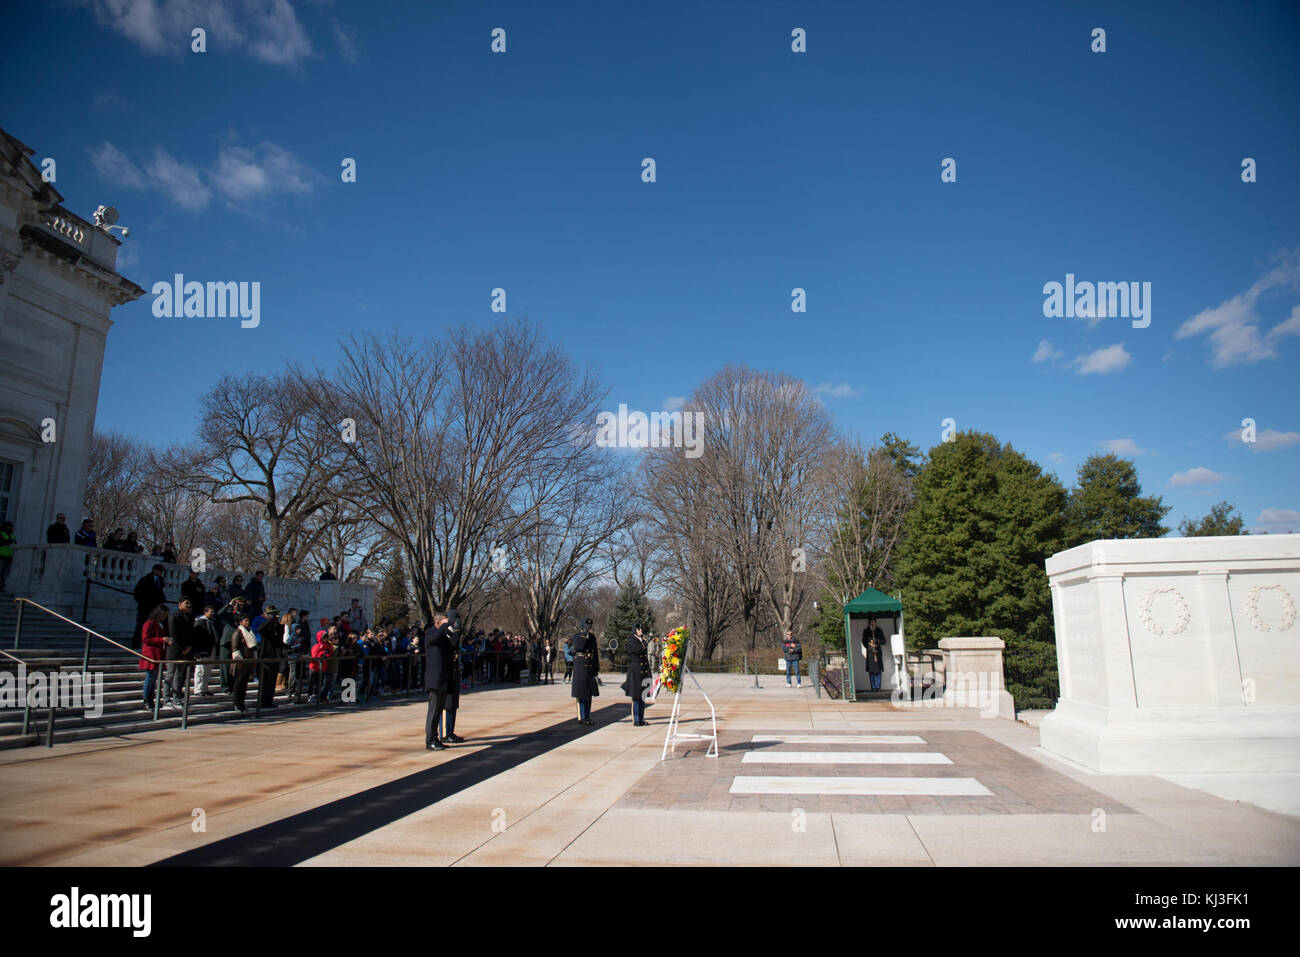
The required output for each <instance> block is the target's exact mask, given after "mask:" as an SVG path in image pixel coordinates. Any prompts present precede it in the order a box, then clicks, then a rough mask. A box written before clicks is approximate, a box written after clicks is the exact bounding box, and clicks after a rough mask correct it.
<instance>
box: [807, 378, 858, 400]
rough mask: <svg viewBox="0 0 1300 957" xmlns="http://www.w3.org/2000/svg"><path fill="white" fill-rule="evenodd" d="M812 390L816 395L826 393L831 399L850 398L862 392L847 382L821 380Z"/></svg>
mask: <svg viewBox="0 0 1300 957" xmlns="http://www.w3.org/2000/svg"><path fill="white" fill-rule="evenodd" d="M813 391H814V392H816V393H817V394H818V395H828V396H830V397H831V398H832V399H851V398H853V397H854V396H856V395H861V394H862V393H861V392H860V391H859V390H858V389H855V388H853V386H851V385H849V383H847V382H838V383H834V384H832V383H830V382H823V383H821V384H820V385H818V386H816V387H814V388H813Z"/></svg>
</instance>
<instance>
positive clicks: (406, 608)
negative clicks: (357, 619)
mask: <svg viewBox="0 0 1300 957" xmlns="http://www.w3.org/2000/svg"><path fill="white" fill-rule="evenodd" d="M410 614H411V598H410V592H408V591H407V588H406V569H405V567H404V566H403V564H402V556H401V555H400V554H396V555H394V556H393V558H392V561H390V562H389V563H388V567H387V568H385V569H384V578H383V581H382V582H381V583H380V585H379V591H378V592H377V593H376V594H375V623H376V624H378V623H379V622H381V621H383V620H384V619H385V618H387V619H389V620H390V621H391V622H392V623H393V624H396V625H405V624H408V621H407V619H408V618H409V617H410Z"/></svg>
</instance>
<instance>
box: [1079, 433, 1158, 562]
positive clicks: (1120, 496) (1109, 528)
mask: <svg viewBox="0 0 1300 957" xmlns="http://www.w3.org/2000/svg"><path fill="white" fill-rule="evenodd" d="M1168 514H1169V506H1167V505H1165V504H1164V503H1163V502H1162V501H1161V499H1160V496H1158V495H1157V496H1154V497H1144V496H1143V495H1142V485H1141V483H1140V482H1138V477H1137V468H1136V467H1135V466H1134V465H1133V463H1132V461H1130V460H1129V459H1122V458H1120V457H1119V456H1117V455H1092V456H1089V457H1088V460H1087V461H1085V462H1084V463H1083V464H1082V465H1080V466H1079V484H1078V487H1077V488H1074V489H1071V490H1070V500H1069V504H1068V505H1067V507H1066V547H1067V548H1072V547H1073V546H1075V545H1082V544H1083V543H1084V542H1092V541H1096V540H1097V539H1100V538H1159V537H1160V536H1161V535H1164V534H1165V533H1166V532H1168V531H1169V529H1168V528H1166V527H1165V526H1164V525H1161V524H1160V521H1161V519H1163V518H1164V517H1165V516H1166V515H1168Z"/></svg>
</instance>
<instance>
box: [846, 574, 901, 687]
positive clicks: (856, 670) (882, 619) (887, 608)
mask: <svg viewBox="0 0 1300 957" xmlns="http://www.w3.org/2000/svg"><path fill="white" fill-rule="evenodd" d="M871 617H874V618H875V619H876V627H877V628H879V629H880V630H881V631H882V632H883V633H884V635H885V643H884V644H883V645H882V646H881V655H880V657H881V664H882V665H883V667H884V671H883V672H882V673H881V675H880V690H881V691H882V692H885V691H889V692H892V691H894V689H896V688H898V687H900V686H902V685H905V683H906V668H905V665H904V657H905V650H904V646H903V603H902V602H901V601H899V600H898V599H897V598H890V597H889V596H888V595H886V594H885V593H884V592H882V591H876V589H874V588H868V589H867V590H866V591H864V592H863V593H862V594H861V595H859V596H858V597H857V598H855V599H853V600H852V601H851V602H849V603H847V604H846V605H845V606H844V643H845V650H846V651H847V660H848V661H850V662H852V665H851V667H849V668H848V669H847V671H848V674H847V675H845V678H846V679H847V680H846V682H845V684H846V685H847V687H846V688H845V689H844V692H845V693H844V697H845V698H846V699H847V700H849V701H857V700H859V698H865V697H867V696H869V695H870V694H871V679H870V678H869V677H868V676H867V651H866V648H864V647H863V645H862V633H863V631H864V630H865V629H866V627H867V619H868V618H871ZM910 690H911V689H909V688H906V687H904V691H903V693H904V694H905V695H906V694H908V692H909V691H910Z"/></svg>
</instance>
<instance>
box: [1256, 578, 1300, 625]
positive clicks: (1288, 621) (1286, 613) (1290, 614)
mask: <svg viewBox="0 0 1300 957" xmlns="http://www.w3.org/2000/svg"><path fill="white" fill-rule="evenodd" d="M1266 591H1275V592H1277V593H1278V594H1279V595H1281V596H1282V620H1281V621H1280V622H1278V624H1277V630H1278V631H1286V630H1287V629H1288V628H1290V627H1291V626H1292V625H1294V624H1295V602H1294V601H1292V600H1291V593H1290V592H1288V591H1287V590H1286V588H1285V587H1283V586H1282V585H1256V586H1255V587H1254V588H1252V589H1251V590H1250V591H1248V592H1246V617H1247V618H1249V619H1250V623H1251V624H1252V625H1253V626H1254V627H1255V630H1256V631H1272V629H1271V628H1270V627H1269V624H1268V622H1266V621H1265V620H1264V619H1263V618H1262V617H1261V616H1260V614H1259V596H1260V594H1261V593H1263V592H1266Z"/></svg>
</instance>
